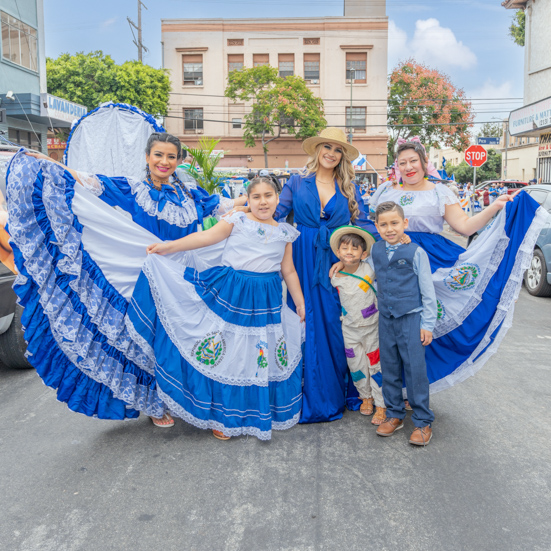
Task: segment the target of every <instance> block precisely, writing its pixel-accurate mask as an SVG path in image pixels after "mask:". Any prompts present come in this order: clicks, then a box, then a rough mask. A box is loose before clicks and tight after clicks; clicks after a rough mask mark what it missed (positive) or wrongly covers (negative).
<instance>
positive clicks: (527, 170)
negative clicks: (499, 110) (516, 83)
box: [502, 0, 551, 182]
mask: <svg viewBox="0 0 551 551" xmlns="http://www.w3.org/2000/svg"><path fill="white" fill-rule="evenodd" d="M502 5H503V6H504V7H505V8H506V9H515V10H517V9H523V10H524V13H525V16H526V30H525V41H524V42H525V45H524V107H521V108H520V109H516V110H515V111H512V112H511V114H510V115H509V120H508V122H507V124H506V125H505V126H506V130H505V134H508V137H509V144H511V142H513V144H512V147H511V148H508V151H507V165H506V166H504V173H506V174H507V178H521V179H523V180H529V179H532V178H536V179H537V180H538V181H539V180H540V179H541V180H542V181H543V182H551V96H550V94H551V34H550V33H549V22H550V21H551V2H550V1H548V0H547V1H543V2H542V1H541V0H538V1H536V0H506V1H504V2H502ZM504 163H505V158H504ZM523 175H524V176H523Z"/></svg>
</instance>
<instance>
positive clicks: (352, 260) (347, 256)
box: [337, 236, 367, 271]
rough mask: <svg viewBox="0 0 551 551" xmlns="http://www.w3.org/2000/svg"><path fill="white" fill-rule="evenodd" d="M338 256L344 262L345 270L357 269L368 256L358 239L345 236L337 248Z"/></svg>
mask: <svg viewBox="0 0 551 551" xmlns="http://www.w3.org/2000/svg"><path fill="white" fill-rule="evenodd" d="M360 239H361V238H360ZM362 241H363V240H362ZM364 243H365V242H364ZM337 258H338V259H339V260H340V261H341V262H342V263H343V264H344V269H345V271H348V270H352V271H356V270H357V269H358V266H359V265H360V261H362V260H365V259H366V258H367V251H366V250H365V248H364V247H362V246H361V244H360V243H358V242H357V240H356V239H346V236H343V238H341V242H340V244H339V248H338V249H337Z"/></svg>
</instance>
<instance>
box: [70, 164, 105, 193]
mask: <svg viewBox="0 0 551 551" xmlns="http://www.w3.org/2000/svg"><path fill="white" fill-rule="evenodd" d="M76 172H77V177H78V181H79V182H80V183H81V184H82V187H83V188H84V189H87V190H88V191H89V192H90V193H92V194H94V195H95V196H96V197H99V196H100V195H101V194H102V193H103V192H104V191H105V187H104V185H103V184H102V183H101V181H100V180H99V178H98V177H97V176H96V175H95V174H88V173H87V172H79V171H78V170H77V171H76Z"/></svg>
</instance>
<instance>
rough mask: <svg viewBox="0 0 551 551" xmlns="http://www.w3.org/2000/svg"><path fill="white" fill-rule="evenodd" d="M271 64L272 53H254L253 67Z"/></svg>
mask: <svg viewBox="0 0 551 551" xmlns="http://www.w3.org/2000/svg"><path fill="white" fill-rule="evenodd" d="M269 64H270V54H253V67H261V66H262V65H269Z"/></svg>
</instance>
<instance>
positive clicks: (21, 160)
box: [7, 133, 246, 427]
mask: <svg viewBox="0 0 551 551" xmlns="http://www.w3.org/2000/svg"><path fill="white" fill-rule="evenodd" d="M181 152H182V148H181V145H180V141H179V140H178V139H177V138H175V137H174V136H171V135H169V134H166V133H158V134H152V135H151V137H150V139H149V141H148V143H147V147H146V164H147V171H146V172H147V177H146V179H145V180H144V181H141V182H140V181H134V180H131V179H127V178H108V177H106V176H102V175H90V174H84V173H79V172H77V171H75V170H72V169H68V168H67V167H65V166H63V165H61V164H60V163H55V162H53V161H52V160H51V159H50V158H48V157H46V156H45V155H42V154H34V153H28V154H25V153H24V152H21V153H18V154H17V155H15V156H14V158H13V159H12V161H11V163H10V165H9V167H8V175H7V201H8V214H9V220H8V224H9V232H10V234H11V243H12V246H13V249H14V255H15V261H16V265H17V269H18V271H19V274H20V275H19V277H18V278H17V280H16V282H15V285H14V290H15V292H16V293H17V295H18V297H19V301H20V303H21V305H22V306H23V307H24V308H25V310H24V312H23V317H22V323H23V326H24V327H25V339H26V341H27V343H28V348H27V350H28V354H29V361H30V362H31V364H32V365H33V366H34V367H35V368H36V370H37V372H38V374H39V375H40V376H41V377H42V379H43V380H44V382H45V384H47V385H48V386H51V387H52V388H54V389H56V391H57V397H58V399H59V400H60V401H63V402H66V403H67V404H68V406H69V408H70V409H72V410H74V411H77V412H79V413H84V414H86V415H90V416H97V417H101V418H107V419H124V418H128V417H130V418H134V417H137V416H138V413H139V411H143V412H145V413H147V414H148V415H149V416H151V417H152V419H153V422H154V423H155V424H156V425H157V426H161V427H166V426H172V425H173V424H174V423H173V420H172V419H171V418H170V415H169V414H168V413H167V408H166V405H164V404H163V402H162V400H160V399H159V397H158V395H157V392H156V388H155V380H154V376H153V375H152V374H151V373H147V372H144V371H143V369H142V367H141V364H142V363H143V361H142V360H143V359H144V355H143V352H142V351H141V350H140V349H139V346H137V345H136V344H135V343H134V342H133V341H132V339H131V337H130V335H129V332H128V328H127V327H126V325H125V314H126V310H127V307H128V301H129V300H130V298H131V296H132V292H133V289H134V286H135V283H136V280H137V278H138V276H139V274H140V272H141V266H142V264H143V262H144V260H145V258H146V253H145V247H146V246H147V245H148V244H150V243H151V242H153V241H155V240H157V239H177V238H179V237H183V236H185V235H188V234H190V233H193V232H196V231H197V230H198V229H200V224H201V222H202V220H203V217H204V216H207V215H210V214H216V213H217V212H218V213H223V212H224V211H226V210H229V209H231V208H232V207H234V206H237V205H238V204H239V203H244V202H245V200H246V199H241V201H238V202H237V204H236V203H234V202H232V201H229V200H222V201H223V203H224V204H223V205H221V204H220V197H219V196H217V195H216V196H209V195H208V194H207V193H206V192H205V191H204V190H202V189H201V188H197V187H195V186H193V185H191V184H189V183H188V182H186V183H185V184H184V183H182V182H181V181H180V180H179V178H178V177H177V175H176V167H177V164H178V161H179V159H180V157H181ZM33 157H35V158H33ZM79 184H80V185H79ZM113 206H116V207H119V208H121V209H122V210H124V211H125V213H126V214H122V213H120V211H117V210H115V209H113V208H111V207H113ZM129 218H132V220H129ZM123 373H125V375H124V377H123V375H122V374H123ZM123 396H124V399H121V397H123Z"/></svg>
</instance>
